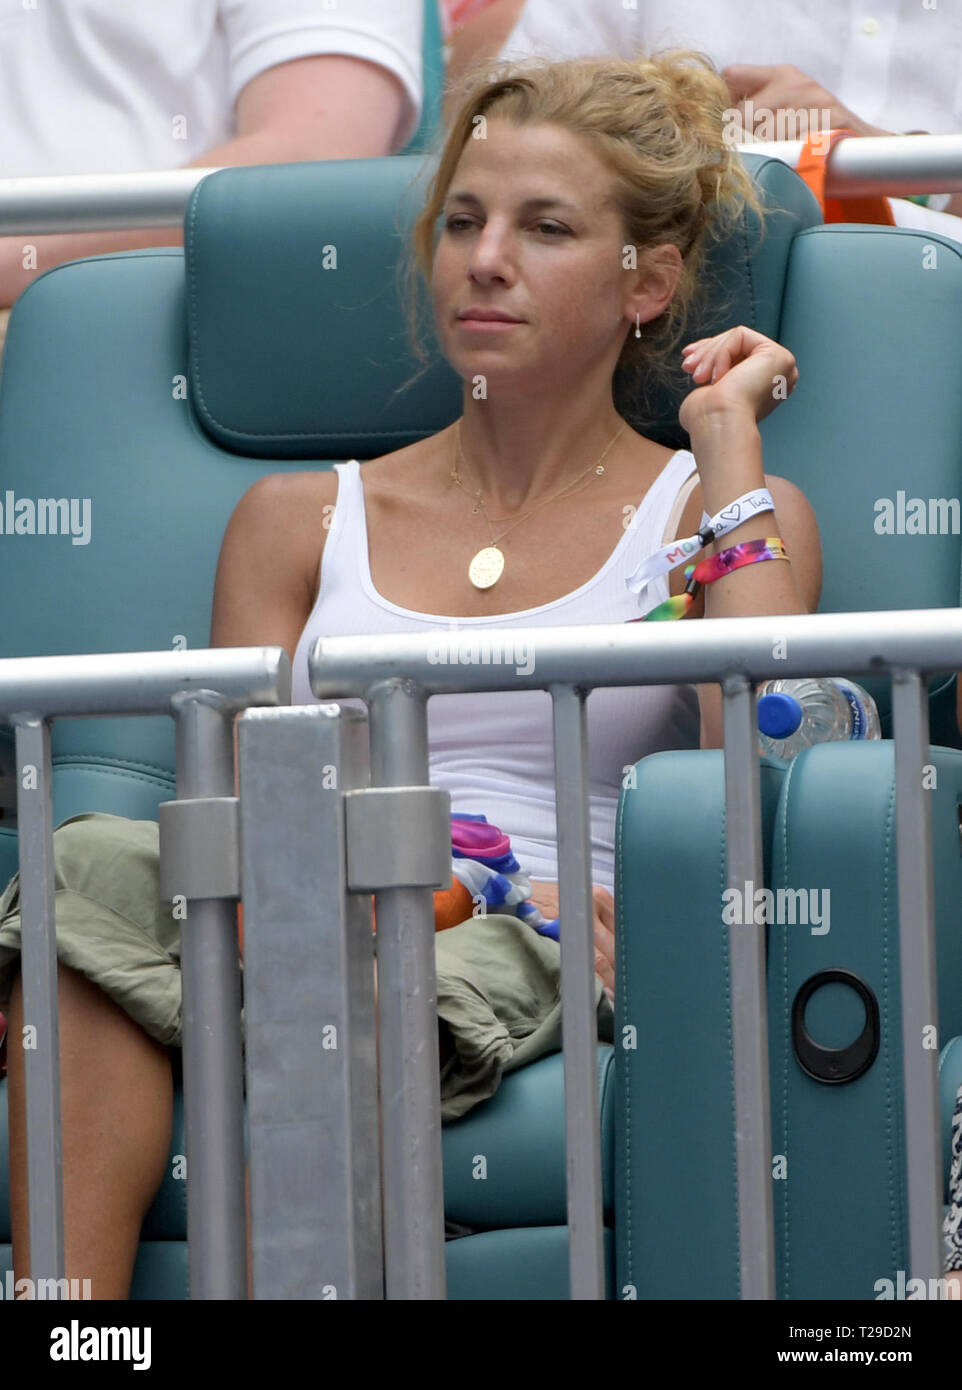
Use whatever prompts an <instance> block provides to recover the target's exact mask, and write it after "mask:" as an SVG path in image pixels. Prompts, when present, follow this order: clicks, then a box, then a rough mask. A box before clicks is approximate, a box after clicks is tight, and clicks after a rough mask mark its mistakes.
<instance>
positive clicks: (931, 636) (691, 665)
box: [308, 608, 962, 699]
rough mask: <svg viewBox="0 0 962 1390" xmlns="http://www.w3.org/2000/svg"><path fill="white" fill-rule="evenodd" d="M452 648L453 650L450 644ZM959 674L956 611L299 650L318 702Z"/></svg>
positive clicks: (384, 639) (471, 634)
mask: <svg viewBox="0 0 962 1390" xmlns="http://www.w3.org/2000/svg"><path fill="white" fill-rule="evenodd" d="M459 643H463V644H464V645H463V646H461V647H459ZM900 667H906V668H910V669H913V670H916V671H921V672H922V673H927V672H934V671H953V670H960V669H962V611H960V610H959V609H958V608H934V609H932V608H928V609H926V608H923V609H911V610H906V611H902V612H884V613H819V614H800V615H792V616H790V617H784V616H783V617H764V618H714V619H713V620H712V621H711V622H710V623H599V624H597V625H583V626H577V627H566V628H556V627H555V628H525V629H523V630H521V629H515V628H506V629H502V628H484V629H483V630H479V631H478V630H470V629H469V630H464V629H462V630H457V631H452V632H447V633H444V634H443V635H442V636H441V637H440V638H439V637H438V636H436V635H432V634H425V635H423V636H422V635H420V634H409V633H403V634H398V635H395V634H390V635H387V636H376V637H375V636H365V637H321V638H318V640H317V641H316V642H315V643H314V645H313V646H312V648H311V651H310V655H309V662H308V669H309V671H310V675H311V688H312V689H313V691H314V694H315V695H317V696H318V698H320V699H333V698H338V697H340V698H346V697H348V696H358V695H359V696H363V695H364V694H365V692H366V691H367V690H369V689H370V688H371V687H372V686H374V685H376V684H377V683H378V682H380V681H385V680H397V679H401V678H404V679H407V680H410V681H411V682H412V683H413V684H414V685H415V686H417V687H418V688H419V689H421V690H422V691H424V692H425V693H426V694H428V695H432V694H442V693H444V692H445V691H449V692H450V691H461V690H547V689H548V688H549V687H550V686H552V685H555V684H558V685H561V684H571V685H580V686H583V687H584V688H586V689H588V688H590V687H591V685H592V679H594V683H595V684H597V685H641V684H647V685H671V684H675V683H676V682H709V681H723V680H725V679H726V678H728V677H729V676H739V675H744V676H747V677H748V678H749V679H750V680H764V679H766V678H767V677H768V676H771V675H774V674H778V675H780V676H835V675H840V674H842V673H843V672H844V674H845V675H847V676H858V675H881V674H882V673H884V672H885V671H891V670H895V669H898V668H900Z"/></svg>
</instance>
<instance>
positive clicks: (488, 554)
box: [451, 420, 625, 589]
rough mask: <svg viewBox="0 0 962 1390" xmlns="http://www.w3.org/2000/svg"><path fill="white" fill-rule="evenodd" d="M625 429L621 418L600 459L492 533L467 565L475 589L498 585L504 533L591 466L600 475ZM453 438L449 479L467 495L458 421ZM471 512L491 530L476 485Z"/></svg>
mask: <svg viewBox="0 0 962 1390" xmlns="http://www.w3.org/2000/svg"><path fill="white" fill-rule="evenodd" d="M624 428H625V422H624V421H622V423H621V425H620V426H619V428H618V430H617V433H616V434H615V435H614V437H613V438H612V439H611V440H610V441H609V443H608V445H607V446H606V448H605V451H604V453H603V454H602V455H601V458H599V459H598V461H597V463H589V465H588V467H587V468H586V469H585V471H584V472H583V473H579V474H578V476H577V478H575V479H574V480H573V481H572V482H570V483H566V484H565V486H564V487H563V488H562V489H561V491H560V492H556V493H554V494H552V496H551V497H546V498H545V500H544V501H543V502H539V503H538V504H537V506H534V507H532V508H531V509H530V510H529V511H527V512H525V513H524V515H523V516H519V517H517V518H516V520H514V521H513V522H512V523H511V525H510V526H509V527H508V528H507V530H505V531H502V532H501V534H500V535H499V536H495V535H492V537H491V541H490V543H489V544H488V545H485V546H482V548H481V549H480V550H479V551H478V553H477V554H476V555H475V556H474V557H473V559H472V560H471V563H470V564H469V565H468V578H469V579H470V581H471V583H472V584H473V585H474V587H475V588H476V589H490V588H491V587H492V585H494V584H497V582H498V580H499V579H500V578H501V576H502V574H503V573H504V552H503V551H502V550H501V549H500V548H499V546H498V542H499V541H502V540H504V538H505V536H506V535H508V533H509V532H510V531H513V530H514V528H515V527H516V526H520V525H521V523H522V521H527V519H528V517H529V516H534V514H535V512H538V511H540V510H541V508H542V507H547V506H548V504H549V502H557V501H559V500H560V499H561V498H562V497H565V496H566V495H567V494H568V493H569V492H571V491H572V489H573V488H575V487H577V485H578V484H579V483H580V482H581V480H582V479H583V478H585V477H586V476H587V475H588V474H589V473H590V472H591V470H592V469H594V471H595V474H596V475H597V476H598V477H600V476H601V474H602V473H604V471H605V470H604V465H603V464H602V459H604V458H605V457H606V455H607V453H608V450H609V449H610V448H611V446H612V445H613V444H614V442H615V440H616V439H617V438H618V435H620V434H621V432H622V430H623V429H624ZM455 437H456V440H457V456H456V458H455V463H454V467H453V468H452V469H451V479H452V481H453V482H454V483H456V484H457V486H458V487H459V488H460V489H461V491H462V492H467V493H468V496H469V497H470V496H471V495H472V494H471V493H470V492H468V489H467V488H466V487H465V486H464V484H463V483H462V481H461V474H460V472H459V471H458V459H462V458H463V457H464V456H463V454H462V452H461V421H460V420H459V421H458V424H457V431H456V436H455ZM474 511H475V512H480V513H481V515H482V516H483V517H484V520H485V522H486V523H487V527H488V530H489V531H490V530H491V529H492V528H491V522H490V519H489V518H488V514H487V512H486V511H485V510H484V503H483V502H482V500H481V489H480V488H478V491H477V494H476V496H475V498H474Z"/></svg>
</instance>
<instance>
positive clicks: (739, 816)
mask: <svg viewBox="0 0 962 1390" xmlns="http://www.w3.org/2000/svg"><path fill="white" fill-rule="evenodd" d="M722 703H723V711H724V737H725V805H726V808H727V849H728V887H729V888H735V889H737V890H738V894H739V896H738V898H737V899H736V901H739V902H742V903H743V904H744V905H745V909H746V910H745V911H744V912H743V914H742V915H743V917H744V918H745V919H746V920H745V921H744V922H742V923H739V922H733V923H732V925H731V926H730V927H729V931H728V949H729V962H730V969H731V1017H732V1049H733V1052H734V1073H735V1158H736V1163H737V1169H738V1262H739V1275H740V1291H741V1297H742V1298H743V1299H766V1298H774V1297H775V1236H774V1231H775V1222H774V1203H773V1200H772V1169H771V1161H772V1160H771V1154H772V1138H771V1135H772V1117H771V1094H770V1090H769V1078H768V1067H769V1062H768V1002H767V994H766V989H765V929H764V927H762V926H756V925H755V923H754V921H753V920H752V917H753V914H752V913H751V912H749V911H748V910H747V906H748V905H747V901H746V899H747V895H748V893H749V892H752V888H751V885H754V886H755V887H764V868H763V860H762V826H761V784H760V778H759V771H758V726H757V722H756V714H755V692H754V688H753V687H752V685H751V684H750V683H749V682H748V681H747V680H746V679H745V677H744V676H735V677H730V678H729V679H727V680H726V681H725V682H724V684H723V686H722ZM753 896H754V894H753ZM720 909H721V904H719V918H720V917H721V912H720Z"/></svg>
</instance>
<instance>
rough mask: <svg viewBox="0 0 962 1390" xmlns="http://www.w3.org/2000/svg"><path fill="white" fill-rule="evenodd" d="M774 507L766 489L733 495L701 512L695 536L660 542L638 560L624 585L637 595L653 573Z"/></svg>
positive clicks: (679, 562)
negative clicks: (715, 507)
mask: <svg viewBox="0 0 962 1390" xmlns="http://www.w3.org/2000/svg"><path fill="white" fill-rule="evenodd" d="M774 510H775V503H774V502H773V500H772V494H771V493H770V492H769V491H768V489H767V488H757V489H756V490H755V491H754V492H746V493H744V494H743V495H742V496H741V497H736V499H735V501H734V502H729V504H728V506H727V507H722V509H721V511H720V512H716V513H715V515H714V516H709V515H708V514H707V513H706V512H703V513H702V525H701V530H700V531H699V532H698V534H697V535H696V536H686V537H685V539H684V540H677V541H671V542H670V543H669V544H668V545H663V546H662V547H661V549H660V550H656V551H655V553H654V554H653V555H649V556H648V558H647V560H643V561H642V562H641V564H640V565H639V566H638V568H637V569H636V570H634V571H633V573H632V574H630V575H629V576H628V578H627V579H626V580H625V584H626V585H627V587H628V589H630V591H631V592H632V593H633V594H640V593H641V591H642V589H645V588H647V586H648V585H649V584H650V583H651V581H652V580H653V579H654V578H656V576H657V575H659V574H667V573H668V571H669V570H673V569H677V568H678V566H679V565H683V564H684V563H685V561H686V560H688V559H689V558H690V557H691V556H692V555H695V554H697V552H698V551H699V550H702V549H703V548H704V547H705V546H706V545H710V544H711V542H712V541H717V540H719V539H720V537H722V536H727V535H728V533H729V531H734V529H735V527H736V526H740V525H741V524H742V522H743V521H747V520H748V518H749V517H752V516H759V515H761V513H762V512H773V511H774Z"/></svg>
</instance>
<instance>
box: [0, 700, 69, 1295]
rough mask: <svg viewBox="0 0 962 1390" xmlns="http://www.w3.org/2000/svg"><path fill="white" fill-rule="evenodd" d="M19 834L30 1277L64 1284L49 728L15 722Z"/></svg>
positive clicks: (19, 1042)
mask: <svg viewBox="0 0 962 1390" xmlns="http://www.w3.org/2000/svg"><path fill="white" fill-rule="evenodd" d="M13 723H14V726H15V728H16V749H17V834H18V840H19V851H20V931H21V948H20V969H21V978H22V984H23V1022H24V1028H29V1029H31V1032H30V1034H29V1040H28V1037H25V1038H24V1039H20V1038H14V1039H12V1040H11V1046H12V1047H20V1046H23V1049H24V1053H23V1061H24V1081H25V1086H26V1108H27V1117H26V1119H27V1122H26V1134H27V1171H28V1194H29V1195H28V1213H29V1217H28V1219H29V1228H30V1277H31V1278H32V1279H34V1280H37V1279H62V1278H63V1277H64V1244H63V1161H62V1160H63V1155H62V1148H61V1134H60V1029H59V1022H58V1013H57V1004H58V996H57V926H56V919H55V908H54V901H55V900H54V872H53V809H52V791H51V766H50V725H49V723H48V722H47V720H45V719H39V718H33V717H30V716H24V717H16V718H14V720H13Z"/></svg>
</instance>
